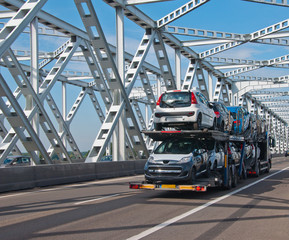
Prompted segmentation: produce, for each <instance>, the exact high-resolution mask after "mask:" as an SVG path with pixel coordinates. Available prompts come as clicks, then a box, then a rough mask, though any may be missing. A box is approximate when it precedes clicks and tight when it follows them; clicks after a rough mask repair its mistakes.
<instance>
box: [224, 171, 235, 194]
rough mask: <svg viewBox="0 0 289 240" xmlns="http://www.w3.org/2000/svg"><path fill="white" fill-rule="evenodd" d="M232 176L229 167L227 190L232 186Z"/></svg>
mask: <svg viewBox="0 0 289 240" xmlns="http://www.w3.org/2000/svg"><path fill="white" fill-rule="evenodd" d="M232 178H233V176H232V171H231V169H229V172H228V181H227V185H224V189H225V190H229V189H231V188H232Z"/></svg>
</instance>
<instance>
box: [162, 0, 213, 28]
mask: <svg viewBox="0 0 289 240" xmlns="http://www.w3.org/2000/svg"><path fill="white" fill-rule="evenodd" d="M208 1H210V0H192V1H189V2H188V3H186V4H184V5H183V6H181V7H179V8H178V9H176V10H175V11H173V12H171V13H169V14H167V15H166V16H164V17H162V18H161V19H159V20H158V21H157V24H158V28H161V27H163V26H165V25H167V24H169V23H171V22H172V21H175V20H176V19H178V18H180V17H182V16H184V15H185V14H187V13H189V12H191V11H192V10H194V9H196V8H198V7H200V6H201V5H203V4H204V3H207V2H208Z"/></svg>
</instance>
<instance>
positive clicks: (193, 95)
mask: <svg viewBox="0 0 289 240" xmlns="http://www.w3.org/2000/svg"><path fill="white" fill-rule="evenodd" d="M215 124H216V115H215V113H214V110H213V106H212V104H211V103H209V102H208V100H207V99H206V97H205V96H204V95H203V94H202V93H201V92H200V91H198V90H173V91H167V92H165V93H163V94H162V95H161V96H160V97H159V100H158V101H157V105H156V110H155V114H154V126H155V130H157V131H159V130H162V129H163V128H164V127H173V128H178V129H186V130H189V129H195V130H198V129H203V128H212V129H214V128H215Z"/></svg>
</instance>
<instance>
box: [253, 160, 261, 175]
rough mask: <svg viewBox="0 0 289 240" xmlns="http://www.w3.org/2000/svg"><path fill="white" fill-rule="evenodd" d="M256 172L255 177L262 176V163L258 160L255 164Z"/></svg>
mask: <svg viewBox="0 0 289 240" xmlns="http://www.w3.org/2000/svg"><path fill="white" fill-rule="evenodd" d="M254 170H255V172H256V174H255V177H259V176H260V161H259V160H257V162H256V163H255V169H254Z"/></svg>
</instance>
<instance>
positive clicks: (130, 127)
mask: <svg viewBox="0 0 289 240" xmlns="http://www.w3.org/2000/svg"><path fill="white" fill-rule="evenodd" d="M94 1H96V0H75V1H74V2H75V4H76V6H77V9H78V11H79V14H80V17H81V19H82V21H83V23H84V26H85V31H84V30H81V29H78V28H76V27H74V26H72V25H71V24H68V23H66V22H64V21H62V20H61V19H58V18H56V17H54V16H52V15H50V14H48V13H46V12H44V11H43V10H42V7H43V6H44V4H45V2H46V1H45V0H39V1H29V0H28V1H26V2H25V1H22V0H1V1H0V5H2V6H4V7H6V8H7V9H8V10H10V12H7V11H6V12H3V13H0V18H1V19H5V18H8V19H9V20H8V22H5V21H4V20H3V23H4V24H1V27H2V30H1V32H0V40H1V41H0V54H1V57H2V59H1V61H0V65H1V67H3V68H5V69H7V70H8V71H9V72H10V74H11V78H12V80H14V81H15V84H16V85H17V88H16V89H14V88H13V87H11V86H10V85H9V84H7V83H8V82H9V81H11V80H10V79H5V76H4V75H1V76H0V80H1V89H0V95H1V103H0V106H1V109H0V136H1V143H0V156H1V160H3V159H4V158H5V157H6V156H7V155H8V154H11V153H12V154H21V152H22V151H23V152H28V153H29V154H30V155H31V156H32V158H33V160H34V162H35V163H37V164H39V163H40V160H42V159H43V161H44V162H45V163H48V164H51V163H53V162H54V161H52V156H54V155H57V157H58V159H59V160H58V161H59V162H62V163H69V162H73V161H77V162H83V161H86V162H95V161H99V160H100V159H101V157H102V155H103V154H104V153H105V152H107V149H109V148H110V144H111V136H112V135H113V134H114V133H115V132H117V131H116V130H115V129H116V125H117V123H118V120H119V118H120V117H121V115H123V114H124V113H125V115H123V116H124V117H122V118H123V119H124V127H123V128H124V134H121V135H122V136H121V137H120V139H123V142H122V143H123V145H124V146H125V149H126V150H125V151H126V153H125V156H126V158H132V159H135V158H140V157H145V156H147V154H148V150H147V148H151V141H150V140H149V139H144V138H143V135H142V134H141V132H140V130H142V129H146V128H148V129H151V128H152V121H150V122H149V123H147V122H146V121H148V120H149V119H150V120H151V119H152V118H149V117H148V115H149V114H153V112H154V106H155V103H156V99H157V98H158V95H159V93H160V92H161V91H165V90H174V89H178V88H182V89H191V88H192V87H194V86H198V87H199V88H200V89H201V91H202V92H203V93H204V94H205V95H206V96H207V97H208V98H209V99H210V100H214V101H223V102H224V103H225V104H226V105H239V104H240V105H244V106H245V107H247V108H248V110H249V111H250V112H258V113H259V114H260V115H262V116H264V117H265V118H266V119H267V120H268V121H269V124H270V129H271V133H270V134H271V135H272V136H275V137H276V138H278V141H277V144H278V145H277V147H276V148H275V151H276V152H281V151H284V150H285V149H286V148H287V147H289V146H288V141H287V140H286V135H284V133H285V132H286V133H288V121H289V120H288V116H289V113H287V115H286V114H285V113H286V112H285V111H284V106H286V105H284V103H287V102H288V101H287V100H286V99H285V96H286V93H284V92H282V91H277V90H276V88H279V89H282V88H283V89H285V88H289V85H288V75H285V74H284V75H282V76H276V77H266V76H263V77H262V76H248V75H243V74H244V73H248V72H249V71H250V72H253V71H255V70H257V69H258V70H259V71H260V70H261V69H265V68H266V69H268V68H275V69H277V68H278V69H284V70H286V69H288V62H289V58H288V55H284V56H281V57H277V58H273V59H269V58H268V59H269V60H268V59H267V60H247V59H237V58H234V56H233V57H219V56H218V55H217V54H218V53H221V52H225V51H227V50H229V49H233V48H236V47H239V46H240V45H244V44H246V43H252V44H254V46H255V45H256V46H257V45H258V44H263V46H271V45H277V46H288V41H289V40H288V39H286V38H288V37H289V32H288V31H286V28H288V26H289V20H288V19H285V20H283V21H280V22H278V23H276V24H274V25H271V26H268V27H265V28H262V29H261V30H258V31H254V32H252V33H249V34H238V33H230V32H225V31H215V30H205V29H198V28H191V27H190V26H189V27H178V26H169V25H168V24H170V23H172V22H173V21H175V20H177V19H179V18H182V17H183V16H185V15H188V14H190V13H191V12H192V11H194V10H195V9H197V8H202V7H203V5H205V6H206V7H207V6H210V1H209V0H201V1H200V0H198V1H197V0H191V1H187V3H186V4H184V5H182V6H180V7H177V8H176V9H175V10H173V11H172V12H171V13H169V14H164V16H163V17H162V18H160V19H159V20H153V19H152V18H151V17H150V16H149V15H147V14H145V13H144V12H143V11H141V10H140V8H138V5H139V4H166V0H142V1H135V0H103V2H104V3H107V7H108V8H109V7H112V8H114V9H115V10H116V11H115V14H116V16H118V19H119V21H120V22H119V24H120V25H118V26H121V25H122V24H123V23H121V22H122V20H121V19H123V18H125V17H126V18H127V19H129V20H131V21H133V22H134V23H135V24H137V26H138V27H140V28H141V30H142V31H143V37H142V40H141V41H140V44H139V47H138V49H137V50H136V52H135V54H130V53H127V52H125V51H124V50H123V48H121V45H123V41H122V40H124V39H122V34H123V31H122V30H119V31H118V32H117V33H116V34H117V35H118V39H119V40H118V41H117V44H116V46H113V45H111V44H108V42H107V40H106V36H105V34H104V33H103V32H104V31H103V29H102V26H101V24H100V23H99V20H98V16H97V13H96V12H97V7H96V9H94V6H93V3H94ZM98 1H99V0H98ZM240 1H241V0H240ZM247 1H248V2H249V1H251V2H259V3H266V4H272V5H276V6H275V7H277V6H287V5H288V4H287V2H286V1H282V3H281V2H280V1H279V2H278V3H277V2H276V1H274V0H272V1H267V0H266V1H265V0H247ZM83 5H86V6H87V8H85V9H84V8H83ZM86 11H88V12H86ZM27 26H29V28H27ZM95 29H96V35H95V32H94V30H95ZM27 33H30V35H29V38H30V39H31V40H33V41H32V43H33V44H32V48H31V49H30V50H27V51H19V50H18V49H13V47H12V46H13V45H12V43H14V42H15V41H16V40H17V39H18V38H20V37H21V35H22V34H26V35H27ZM39 35H42V36H48V35H50V36H54V37H57V38H61V39H63V43H62V44H60V45H59V46H58V47H57V48H56V49H55V50H54V51H51V52H40V50H39V47H38V44H37V42H40V41H41V40H40V38H38V36H39ZM183 36H186V37H189V38H194V39H192V40H188V41H183V40H181V39H179V38H178V37H183ZM195 38H198V39H195ZM207 44H216V45H219V44H221V45H219V46H216V47H214V48H211V49H208V50H206V51H203V52H200V53H197V52H196V51H195V50H194V47H195V46H203V47H204V46H206V45H207ZM168 49H172V50H173V51H168ZM149 51H151V52H153V53H154V54H155V57H156V61H157V64H155V63H154V64H153V63H150V62H148V61H147V60H146V56H147V55H148V52H149ZM170 52H173V53H174V56H173V57H175V61H172V57H171V56H170ZM213 55H214V56H213ZM215 55H216V56H215ZM115 58H116V59H118V58H119V59H121V62H116V60H115ZM183 59H185V60H183ZM27 60H28V61H27ZM72 61H73V62H75V61H80V62H83V63H87V66H88V69H89V70H88V71H87V72H85V71H79V70H78V69H75V70H69V71H67V65H68V64H69V63H71V62H72ZM27 62H30V63H28V64H27ZM37 63H38V64H37ZM172 63H173V64H172ZM29 64H30V65H29ZM183 65H188V67H187V72H186V75H185V76H184V77H182V73H181V67H182V66H183ZM125 66H126V69H125V73H123V72H124V68H125ZM226 69H232V70H230V71H229V72H225V71H226ZM174 70H175V76H174ZM123 76H124V77H123ZM123 78H124V79H123ZM33 79H34V81H32V80H33ZM36 79H38V82H37V81H35V80H36ZM151 79H153V80H151ZM194 80H196V81H194ZM31 81H32V82H34V83H32V82H31ZM123 81H124V82H123ZM137 81H138V82H140V83H141V84H140V86H141V87H139V86H138V88H140V89H141V93H139V94H138V93H137V91H134V90H135V89H134V87H135V85H136V82H137ZM152 81H154V83H152ZM58 82H61V86H62V87H63V91H62V94H63V98H62V99H63V100H62V101H63V102H62V107H59V105H61V103H59V102H57V100H56V99H55V97H54V96H53V90H54V89H55V88H57V84H58ZM214 83H215V84H214ZM37 84H39V87H37ZM153 84H154V86H159V87H158V88H155V87H153ZM68 86H74V87H76V88H78V90H77V93H78V94H76V96H74V97H73V98H71V99H69V98H68V97H67V96H66V95H68V94H69V91H68V90H67V87H68ZM33 89H34V90H33ZM113 89H115V90H117V91H116V92H118V94H119V95H121V96H122V99H121V100H120V101H119V102H118V103H117V102H116V100H115V99H116V96H115V93H112V90H113ZM262 89H263V90H262ZM264 89H266V91H265V90H264ZM273 89H274V90H273ZM284 91H285V92H286V90H284ZM287 92H288V91H287ZM137 94H138V95H137ZM266 95H267V96H266ZM268 95H270V96H271V97H270V98H269V97H268ZM86 97H88V98H89V100H90V102H91V103H92V107H91V110H92V111H93V112H95V113H96V115H97V119H96V121H98V123H99V124H100V125H101V127H100V129H99V130H98V132H95V133H92V134H93V137H94V141H93V142H92V143H91V145H90V146H88V148H89V149H90V152H89V154H88V157H87V158H86V159H85V158H84V157H83V156H82V154H81V151H80V148H79V146H78V143H77V142H78V139H77V136H74V134H73V132H74V129H73V128H74V124H73V122H74V119H75V118H76V117H77V114H78V112H79V110H80V109H81V107H82V106H83V103H84V101H85V98H86ZM23 98H24V99H25V100H24V101H25V104H24V105H28V106H29V108H26V107H23V104H21V103H22V101H23ZM26 99H27V100H26ZM68 102H69V103H68ZM143 105H145V108H146V117H144V116H143V114H144V113H143V112H144V110H143V107H142V106H143ZM68 106H71V108H70V109H67V107H68ZM66 110H68V111H67V113H66ZM48 111H49V112H48ZM38 115H39V118H37V117H36V116H38ZM32 119H35V120H36V125H35V124H33V122H32ZM38 129H39V130H40V132H41V134H40V133H39V132H38ZM287 135H288V134H287ZM43 138H44V139H43ZM20 141H21V142H22V145H23V146H22V148H21V149H20V148H19V143H18V142H20ZM45 141H46V142H48V144H44V142H45ZM113 144H114V145H115V143H113ZM45 145H47V146H45ZM22 149H23V150H22ZM69 151H72V152H73V155H74V158H73V159H72V158H71V156H70V154H69ZM123 154H124V153H122V155H123ZM40 156H41V157H40ZM40 158H41V159H40ZM115 159H122V160H123V158H119V156H116V157H115Z"/></svg>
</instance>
